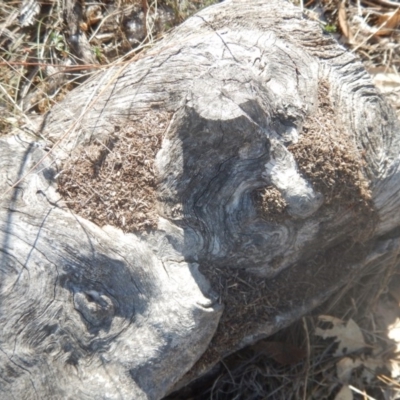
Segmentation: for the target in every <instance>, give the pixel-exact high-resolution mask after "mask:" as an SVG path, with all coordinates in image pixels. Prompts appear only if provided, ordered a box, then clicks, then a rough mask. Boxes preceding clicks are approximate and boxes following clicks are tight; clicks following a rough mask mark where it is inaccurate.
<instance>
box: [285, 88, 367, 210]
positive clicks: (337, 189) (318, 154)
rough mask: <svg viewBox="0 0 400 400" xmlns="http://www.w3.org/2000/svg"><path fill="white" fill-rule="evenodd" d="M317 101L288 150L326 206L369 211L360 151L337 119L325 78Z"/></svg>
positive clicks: (319, 89)
mask: <svg viewBox="0 0 400 400" xmlns="http://www.w3.org/2000/svg"><path fill="white" fill-rule="evenodd" d="M318 103H319V106H318V108H317V110H315V113H313V114H312V115H309V116H308V118H307V120H306V121H305V123H304V125H303V131H302V134H301V136H300V138H299V141H298V143H296V144H292V145H291V146H289V150H290V151H291V152H292V154H293V156H294V158H295V160H296V161H297V165H298V167H299V169H300V171H301V172H302V173H303V175H304V176H305V177H306V178H307V180H308V181H309V182H311V184H312V185H313V187H314V189H315V190H317V191H318V192H320V193H322V194H323V195H324V203H325V205H333V204H338V205H340V206H342V207H347V208H357V209H358V210H359V211H360V213H363V212H365V211H366V212H368V211H370V210H372V202H371V192H370V190H369V183H368V180H367V179H366V178H365V176H364V173H363V165H362V159H361V157H360V151H359V150H358V149H357V147H356V144H355V140H354V138H353V137H352V136H351V135H350V134H349V133H348V132H346V131H345V130H344V129H343V128H342V127H341V126H340V124H339V123H338V121H337V118H336V115H335V111H334V108H333V107H332V104H331V101H330V98H329V84H328V83H327V82H326V81H322V82H320V84H319V88H318Z"/></svg>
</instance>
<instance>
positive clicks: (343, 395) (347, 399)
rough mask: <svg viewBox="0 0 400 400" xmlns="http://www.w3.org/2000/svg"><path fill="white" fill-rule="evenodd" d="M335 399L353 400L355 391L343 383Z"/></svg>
mask: <svg viewBox="0 0 400 400" xmlns="http://www.w3.org/2000/svg"><path fill="white" fill-rule="evenodd" d="M334 400H353V392H352V391H351V390H350V388H349V387H348V386H347V385H343V386H342V388H341V389H340V391H339V393H338V394H337V395H336V396H335V399H334Z"/></svg>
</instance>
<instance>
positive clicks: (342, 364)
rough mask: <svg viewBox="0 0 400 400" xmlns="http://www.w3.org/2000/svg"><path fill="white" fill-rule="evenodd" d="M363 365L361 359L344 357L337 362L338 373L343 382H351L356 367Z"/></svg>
mask: <svg viewBox="0 0 400 400" xmlns="http://www.w3.org/2000/svg"><path fill="white" fill-rule="evenodd" d="M360 365H363V363H362V361H361V360H360V359H355V360H352V359H351V358H350V357H344V358H342V359H341V360H339V361H338V362H337V363H336V375H337V377H338V379H339V381H340V382H341V383H343V384H347V383H349V382H350V379H351V375H352V373H353V371H354V370H355V369H357V368H358V367H360Z"/></svg>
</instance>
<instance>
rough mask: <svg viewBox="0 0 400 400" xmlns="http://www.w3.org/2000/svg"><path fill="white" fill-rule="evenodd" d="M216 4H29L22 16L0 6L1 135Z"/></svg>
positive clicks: (198, 0) (133, 0)
mask: <svg viewBox="0 0 400 400" xmlns="http://www.w3.org/2000/svg"><path fill="white" fill-rule="evenodd" d="M216 1H217V0H195V1H191V2H187V3H186V2H185V4H183V3H182V4H181V2H179V1H178V0H153V1H149V0H126V1H125V0H124V1H118V2H110V1H107V0H98V1H95V2H91V3H87V2H86V3H85V2H74V1H73V0H66V1H64V2H40V1H36V0H32V1H30V2H28V3H29V4H30V5H31V7H30V8H29V11H27V10H28V9H27V8H26V7H22V5H23V3H24V2H23V1H3V2H0V134H6V133H8V132H10V131H11V130H12V129H13V128H15V127H22V126H25V125H27V126H30V125H33V124H30V119H31V118H32V117H34V116H35V115H38V114H44V113H46V112H47V111H49V110H50V109H51V108H52V107H53V106H54V105H55V104H56V103H58V102H60V101H61V100H62V99H63V98H64V97H65V95H66V93H68V92H69V91H70V90H72V89H73V88H75V87H76V86H77V85H79V84H81V83H82V82H84V81H85V80H86V79H87V78H88V77H89V76H90V75H91V74H93V73H94V72H96V71H98V70H99V69H102V68H106V67H107V66H109V65H110V64H113V63H119V62H122V61H126V60H129V59H131V58H132V57H134V56H136V55H137V54H138V53H140V52H141V51H142V50H143V49H146V48H148V47H151V46H152V45H153V44H154V42H155V41H157V40H159V39H161V38H162V36H163V35H164V33H165V32H166V31H168V30H169V29H171V28H172V27H174V26H175V25H177V24H178V23H180V22H182V21H183V20H184V19H186V18H187V17H189V16H190V15H192V14H193V13H194V12H196V11H198V10H199V9H201V8H202V7H204V6H207V5H209V4H212V3H215V2H216ZM74 3H76V7H71V10H72V9H73V10H74V11H73V12H68V7H67V5H68V4H71V5H73V4H74ZM77 34H78V35H79V37H80V39H79V42H77V41H76V37H77V36H76V35H77Z"/></svg>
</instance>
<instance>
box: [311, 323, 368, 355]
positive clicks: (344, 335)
mask: <svg viewBox="0 0 400 400" xmlns="http://www.w3.org/2000/svg"><path fill="white" fill-rule="evenodd" d="M318 319H319V320H320V321H321V322H331V323H332V324H333V327H332V328H330V329H322V328H319V327H318V328H317V329H316V330H315V335H317V336H320V337H322V338H323V339H327V338H333V337H336V340H335V341H337V342H338V345H339V346H338V348H337V350H336V352H335V354H334V355H335V356H342V355H344V354H350V353H353V352H355V351H358V350H361V349H362V348H364V347H365V346H366V344H365V341H364V336H363V334H362V332H361V329H360V328H359V326H358V325H357V324H356V323H355V322H354V321H353V320H352V319H349V321H348V322H347V324H346V323H345V322H344V321H342V320H341V319H339V318H335V317H332V316H329V315H321V316H319V317H318Z"/></svg>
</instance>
